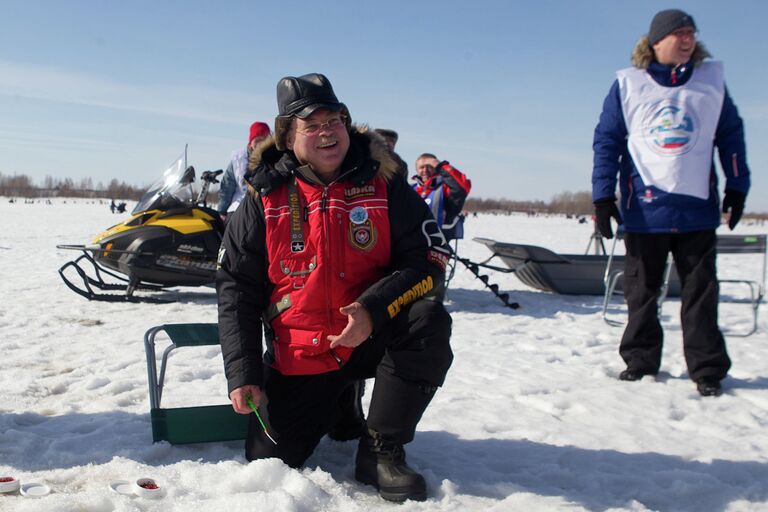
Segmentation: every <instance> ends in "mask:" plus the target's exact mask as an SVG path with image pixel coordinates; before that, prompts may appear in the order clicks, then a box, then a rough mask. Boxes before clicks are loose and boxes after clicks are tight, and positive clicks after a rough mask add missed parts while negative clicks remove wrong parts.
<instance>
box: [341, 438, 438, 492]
mask: <svg viewBox="0 0 768 512" xmlns="http://www.w3.org/2000/svg"><path fill="white" fill-rule="evenodd" d="M355 479H357V480H358V481H360V482H362V483H364V484H368V485H372V486H374V487H376V489H378V490H379V494H380V495H381V497H382V498H384V499H385V500H388V501H396V502H403V501H405V500H414V501H425V500H426V499H427V484H426V482H425V481H424V477H423V476H421V475H420V474H419V473H417V472H416V471H414V470H413V469H411V468H410V467H408V464H407V463H406V462H405V451H404V450H403V445H401V444H398V443H396V442H394V441H392V440H391V439H388V438H386V437H384V436H382V435H381V434H379V433H378V432H376V431H374V430H369V431H368V432H367V433H366V435H364V436H363V437H361V438H360V443H359V445H358V448H357V458H356V460H355Z"/></svg>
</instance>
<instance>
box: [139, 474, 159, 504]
mask: <svg viewBox="0 0 768 512" xmlns="http://www.w3.org/2000/svg"><path fill="white" fill-rule="evenodd" d="M133 492H134V494H136V496H139V497H141V498H148V499H150V500H156V499H160V498H162V497H163V496H165V488H163V486H162V485H160V483H159V482H158V481H157V480H155V479H154V478H137V479H136V481H135V482H134V483H133Z"/></svg>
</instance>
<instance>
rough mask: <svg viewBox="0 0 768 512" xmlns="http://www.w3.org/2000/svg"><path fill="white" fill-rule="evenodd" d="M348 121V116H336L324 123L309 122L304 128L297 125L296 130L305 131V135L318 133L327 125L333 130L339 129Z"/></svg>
mask: <svg viewBox="0 0 768 512" xmlns="http://www.w3.org/2000/svg"><path fill="white" fill-rule="evenodd" d="M346 122H347V117H346V116H336V117H332V118H330V119H328V120H327V121H325V122H324V123H309V124H305V125H304V126H303V127H302V128H299V127H298V126H297V127H296V131H297V132H299V133H303V134H304V135H317V134H318V133H320V131H321V130H322V129H323V127H324V126H325V127H327V128H328V129H329V130H331V131H335V130H338V129H339V128H341V127H342V126H344V124H345V123H346Z"/></svg>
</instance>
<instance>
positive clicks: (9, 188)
mask: <svg viewBox="0 0 768 512" xmlns="http://www.w3.org/2000/svg"><path fill="white" fill-rule="evenodd" d="M146 191H147V189H146V187H135V186H133V185H129V184H128V183H126V182H124V181H118V180H117V179H112V181H110V182H109V183H108V184H107V185H106V186H104V184H103V183H102V182H98V183H97V184H96V185H95V186H94V184H93V180H92V179H91V178H83V179H82V180H80V182H78V183H76V182H75V181H74V180H73V179H72V178H54V177H52V176H46V177H45V179H44V180H43V184H42V185H41V186H37V185H35V184H34V183H33V181H32V179H31V178H30V177H29V176H26V175H24V174H14V175H13V176H7V175H4V174H2V173H0V196H6V197H24V198H38V197H85V198H97V197H110V198H114V199H118V198H119V199H133V200H137V199H139V198H140V197H141V196H142V194H144V192H146Z"/></svg>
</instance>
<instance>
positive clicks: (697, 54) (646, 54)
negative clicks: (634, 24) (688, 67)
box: [632, 36, 712, 69]
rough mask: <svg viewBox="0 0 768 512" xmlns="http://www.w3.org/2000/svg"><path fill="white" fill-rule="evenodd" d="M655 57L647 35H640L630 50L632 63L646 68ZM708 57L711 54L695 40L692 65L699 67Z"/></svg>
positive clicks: (637, 66)
mask: <svg viewBox="0 0 768 512" xmlns="http://www.w3.org/2000/svg"><path fill="white" fill-rule="evenodd" d="M655 57H656V55H655V54H654V52H653V47H652V46H651V43H650V42H649V41H648V36H643V37H641V38H640V39H639V40H638V41H637V44H636V45H635V47H634V49H633V50H632V65H633V66H634V67H636V68H639V69H648V66H650V65H651V62H653V59H654V58H655ZM709 57H712V55H710V53H709V52H708V51H707V49H706V48H704V45H703V44H702V43H701V42H700V41H696V48H695V49H694V50H693V55H692V56H691V60H692V61H693V67H694V68H697V67H699V64H701V63H702V61H703V60H704V59H706V58H709Z"/></svg>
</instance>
